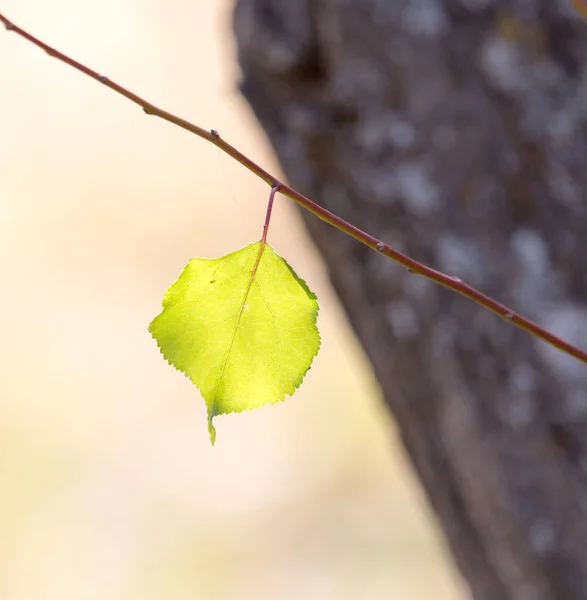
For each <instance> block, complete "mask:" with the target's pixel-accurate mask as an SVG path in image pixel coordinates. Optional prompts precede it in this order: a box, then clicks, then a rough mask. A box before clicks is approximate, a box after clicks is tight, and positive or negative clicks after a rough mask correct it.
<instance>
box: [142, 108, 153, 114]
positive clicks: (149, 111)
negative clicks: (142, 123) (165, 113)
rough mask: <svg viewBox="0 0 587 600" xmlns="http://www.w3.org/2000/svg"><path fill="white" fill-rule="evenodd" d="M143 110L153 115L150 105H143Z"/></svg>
mask: <svg viewBox="0 0 587 600" xmlns="http://www.w3.org/2000/svg"><path fill="white" fill-rule="evenodd" d="M143 112H144V113H145V114H146V115H154V114H155V113H154V112H153V109H152V108H151V107H150V106H143Z"/></svg>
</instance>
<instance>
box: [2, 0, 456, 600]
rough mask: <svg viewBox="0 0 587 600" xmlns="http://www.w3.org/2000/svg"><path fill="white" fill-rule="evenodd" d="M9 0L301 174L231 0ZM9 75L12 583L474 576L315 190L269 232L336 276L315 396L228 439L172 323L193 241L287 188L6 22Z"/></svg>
mask: <svg viewBox="0 0 587 600" xmlns="http://www.w3.org/2000/svg"><path fill="white" fill-rule="evenodd" d="M1 9H2V11H4V14H5V15H6V16H7V17H8V18H9V19H11V20H13V21H14V22H15V23H16V24H18V25H20V26H22V27H23V28H25V29H28V30H29V31H30V32H31V33H32V34H33V35H36V36H38V37H39V38H41V39H42V40H44V41H46V42H48V43H49V44H51V45H54V46H56V47H57V48H58V49H60V50H62V51H64V52H66V53H68V54H70V55H71V56H73V57H75V58H76V59H78V60H80V61H82V62H85V63H87V64H88V65H89V66H90V67H92V68H95V69H96V70H98V71H100V72H103V73H105V74H107V75H108V76H110V77H111V78H112V79H114V80H115V81H117V82H119V83H121V84H123V85H125V86H126V87H128V88H129V89H131V90H133V91H135V92H137V93H138V94H140V95H143V96H144V97H145V98H147V99H148V100H150V101H152V102H154V103H155V104H157V105H159V106H161V107H163V108H165V109H167V110H170V111H172V112H175V113H177V114H179V115H181V116H183V117H185V118H187V119H189V120H192V121H193V122H195V123H197V124H199V125H200V126H202V127H205V128H208V129H210V128H215V129H217V130H218V131H219V132H220V134H221V135H222V136H223V137H225V139H227V140H228V141H229V142H230V143H232V144H234V145H236V146H237V147H238V148H239V149H241V150H242V151H244V152H245V153H246V154H247V155H249V156H251V157H252V158H253V159H254V160H256V161H257V162H259V163H260V164H262V165H263V166H265V167H267V168H269V169H270V170H273V171H274V172H275V171H277V166H276V162H275V160H274V158H273V157H272V155H271V153H270V151H269V148H268V145H267V143H266V141H265V139H264V138H263V136H262V134H261V132H260V129H259V127H258V126H257V124H256V123H255V121H254V119H253V117H252V116H251V114H250V112H249V110H248V109H247V107H246V105H245V103H244V101H243V100H242V99H241V98H240V96H239V93H238V91H237V88H236V86H237V81H238V70H237V67H236V64H235V60H234V56H233V53H234V47H233V40H232V34H231V27H230V15H231V10H232V2H231V1H229V0H223V1H218V0H217V1H215V2H211V1H208V2H188V1H187V0H170V1H169V2H166V3H161V2H155V1H154V0H103V1H102V2H100V3H80V2H74V1H73V0H56V1H55V2H52V3H47V2H43V1H41V0H28V1H23V0H5V1H4V2H3V3H2V7H1ZM0 72H1V73H2V78H1V82H0V86H1V87H0V90H1V95H0V280H1V282H2V301H1V310H0V334H1V342H0V481H1V482H2V483H1V486H2V487H1V490H0V531H1V535H0V598H1V599H2V600H25V599H26V600H29V599H33V598H34V599H35V600H49V599H59V600H67V599H69V598H72V599H73V598H75V599H93V598H96V599H98V598H100V599H105V598H108V599H109V600H118V599H120V600H122V599H125V600H128V599H135V598H136V599H139V598H140V599H151V598H153V599H154V598H170V599H174V600H181V599H184V598H185V599H188V598H189V599H192V600H193V599H199V598H202V599H204V598H205V599H207V600H221V599H222V600H224V599H226V600H229V599H230V600H244V599H265V598H267V599H269V598H271V599H273V598H279V599H289V598H291V599H294V598H296V599H297V598H304V599H308V600H310V599H314V598H315V599H320V600H327V599H330V598H332V599H344V598H349V599H351V598H352V599H356V600H358V599H365V600H367V599H379V598H398V599H403V598H406V599H420V598H421V599H424V598H432V597H433V598H435V599H436V600H444V599H446V600H448V599H451V600H453V599H454V600H458V599H459V598H463V597H464V594H463V592H462V590H461V589H460V586H461V583H460V581H459V580H458V577H457V575H456V574H455V571H454V570H453V567H452V565H451V564H450V561H449V559H448V557H447V554H446V551H445V549H444V547H443V543H442V540H441V539H440V536H439V534H438V531H437V529H436V526H435V524H434V523H433V521H432V518H431V515H430V513H429V511H428V508H427V506H426V505H425V503H424V501H423V499H422V497H421V495H420V492H419V490H418V487H417V484H416V482H415V479H414V477H413V475H412V473H411V472H410V469H409V467H408V466H407V465H406V463H405V461H404V456H403V453H402V450H401V448H400V445H399V443H398V441H397V439H396V433H395V429H394V425H393V422H392V420H391V417H390V415H389V414H388V413H387V412H386V410H385V409H384V408H383V406H382V403H381V401H380V398H379V392H378V389H377V387H376V384H375V382H374V379H373V377H372V374H371V372H370V369H369V367H368V364H367V362H366V360H365V359H364V357H363V356H362V354H361V352H360V351H359V349H358V347H357V345H356V343H355V341H354V339H353V337H352V335H351V333H350V330H349V328H348V326H347V324H346V323H345V321H344V318H343V316H342V313H341V311H340V308H339V306H338V305H337V302H336V299H335V298H334V295H333V293H332V291H331V290H330V289H329V286H328V283H327V281H326V278H325V273H324V269H323V266H322V265H321V263H320V262H319V260H318V258H317V255H316V253H315V251H314V249H313V248H312V246H311V245H310V243H309V241H308V239H307V237H306V235H305V233H304V231H303V229H302V227H301V225H300V221H299V219H298V217H297V215H296V214H295V212H294V211H293V210H292V207H291V206H290V205H289V201H288V200H286V199H284V198H279V202H278V203H277V206H276V209H275V211H274V217H273V221H272V227H271V230H270V234H269V239H270V243H271V244H272V245H273V246H274V247H275V248H276V250H277V252H279V253H280V254H282V255H283V256H284V257H285V258H286V259H287V260H288V261H289V262H290V264H292V266H293V267H294V268H295V269H296V271H297V272H298V273H299V274H300V276H301V277H303V278H304V279H305V280H306V281H307V282H308V284H309V285H310V287H311V288H312V289H313V290H314V291H315V292H316V293H317V294H318V297H319V299H320V302H321V312H320V318H319V325H320V328H321V332H322V339H323V343H322V349H321V351H320V353H319V355H318V357H317V359H316V360H315V362H314V365H313V368H312V370H311V371H310V372H309V373H308V375H307V377H306V380H305V383H304V385H303V386H302V387H301V389H300V391H299V392H298V393H297V394H296V395H295V396H294V397H293V398H289V399H288V400H287V401H286V402H285V403H282V404H280V405H278V406H273V407H268V408H264V409H259V410H256V411H251V412H247V413H243V414H239V415H230V416H223V417H220V418H218V419H217V420H216V423H215V424H216V427H217V430H218V439H217V443H216V446H215V447H214V448H212V447H211V445H210V442H209V437H208V432H207V428H206V414H205V405H204V401H203V400H202V398H201V397H200V395H199V393H198V391H197V390H196V388H194V387H193V386H192V385H191V384H190V382H189V381H188V380H187V379H186V378H185V377H184V376H183V375H181V374H180V373H179V372H177V371H175V370H174V369H172V368H171V367H169V366H168V365H167V363H166V362H165V361H164V360H163V359H162V358H161V356H160V355H159V351H158V349H157V346H156V344H155V342H154V341H153V340H152V339H151V337H150V335H149V333H148V331H147V326H148V324H149V322H150V320H151V319H152V318H153V317H154V316H155V315H157V314H158V313H159V311H160V303H161V298H162V296H163V293H164V291H165V290H166V289H167V287H168V286H169V285H170V284H171V283H172V282H173V281H174V280H175V279H176V277H177V276H178V275H179V273H180V272H181V270H182V268H183V267H184V265H185V264H186V263H187V261H188V260H189V258H190V257H192V256H202V257H216V256H219V255H222V254H225V253H228V252H231V251H233V250H236V249H238V248H240V247H242V246H244V245H246V244H248V243H249V242H251V241H253V240H255V239H257V238H258V237H259V236H260V233H261V227H262V222H263V215H264V211H265V204H266V198H267V194H268V188H267V186H266V185H265V184H263V183H262V182H260V181H259V180H257V179H256V178H255V177H254V176H252V175H251V174H250V173H248V172H247V171H246V170H245V169H243V168H242V167H241V166H240V165H238V164H236V163H233V161H231V160H230V159H229V158H228V157H226V156H224V155H222V154H221V153H220V152H219V151H218V150H217V149H215V148H214V147H212V146H211V145H209V144H206V143H205V142H203V141H202V140H199V139H197V138H195V137H193V136H190V135H189V134H187V133H186V132H184V131H182V130H180V129H177V128H175V127H173V126H171V125H169V124H167V123H164V122H162V121H160V120H157V119H154V118H150V117H146V116H145V115H144V114H143V113H142V111H141V110H140V109H139V108H137V107H136V106H133V105H132V104H130V103H129V102H127V101H126V100H124V99H122V98H121V97H119V96H117V95H116V94H114V93H113V92H111V91H109V90H107V89H106V88H103V87H101V86H100V85H98V84H97V83H96V82H94V81H92V80H91V79H89V78H87V77H84V76H83V75H81V74H79V73H76V72H75V71H73V70H72V69H70V68H69V67H67V66H65V65H62V64H60V63H59V62H58V61H56V60H53V59H50V58H49V57H47V56H46V55H44V54H43V53H42V52H41V51H39V50H38V49H36V48H34V47H33V46H32V45H30V44H28V43H26V42H25V41H23V40H22V39H19V38H18V37H17V36H15V35H12V34H10V35H8V34H5V33H4V32H2V34H1V35H0Z"/></svg>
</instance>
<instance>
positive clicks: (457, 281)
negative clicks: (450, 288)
mask: <svg viewBox="0 0 587 600" xmlns="http://www.w3.org/2000/svg"><path fill="white" fill-rule="evenodd" d="M450 278H451V279H452V280H453V281H454V282H455V283H463V280H462V279H461V278H460V277H457V276H456V275H451V276H450Z"/></svg>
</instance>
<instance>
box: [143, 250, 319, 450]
mask: <svg viewBox="0 0 587 600" xmlns="http://www.w3.org/2000/svg"><path fill="white" fill-rule="evenodd" d="M317 316H318V302H317V300H316V296H315V295H314V294H313V293H312V292H311V291H310V290H309V289H308V286H307V285H306V284H305V282H304V281H302V280H301V279H300V278H299V277H298V276H297V275H296V274H295V272H294V271H293V269H292V268H291V267H290V266H289V265H288V264H287V262H286V261H285V260H284V259H283V258H281V257H280V256H278V255H277V254H275V252H274V251H273V249H272V248H271V247H270V246H269V245H267V244H261V242H256V243H254V244H250V245H249V246H247V247H245V248H243V249H242V250H238V251H237V252H233V253H232V254H228V255H226V256H224V257H222V258H215V259H204V258H193V259H192V260H190V262H189V263H188V265H187V266H186V268H185V269H184V271H183V273H182V274H181V275H180V277H179V279H178V280H177V281H176V282H175V283H174V284H173V285H172V286H171V287H170V288H169V289H168V290H167V292H166V293H165V296H164V298H163V311H162V312H161V314H160V315H159V316H157V317H155V319H154V320H153V321H152V323H151V325H150V326H149V331H150V332H151V334H152V335H153V337H154V338H155V339H156V340H157V344H158V345H159V348H160V349H161V352H162V354H163V356H164V357H165V358H166V359H167V361H168V362H169V363H170V364H171V365H173V366H174V367H175V368H177V369H179V370H180V371H182V372H183V373H185V374H186V375H187V376H188V377H189V378H190V379H191V380H192V382H193V383H194V384H195V385H196V386H197V388H198V389H199V390H200V392H201V393H202V396H203V397H204V400H205V401H206V405H207V407H208V429H209V432H210V438H211V440H212V444H214V441H215V439H216V430H215V429H214V426H213V424H212V419H213V418H214V417H215V416H216V415H220V414H225V413H230V412H240V411H242V410H245V409H251V408H257V407H259V406H263V405H264V404H270V403H275V402H280V401H281V400H284V398H285V396H286V395H288V394H289V395H292V394H293V393H294V392H295V390H296V389H297V388H298V387H299V385H300V384H301V382H302V379H303V378H304V375H305V374H306V371H307V370H308V369H309V368H310V365H311V363H312V360H313V359H314V356H316V354H317V352H318V349H319V347H320V334H319V333H318V328H317V326H316V318H317Z"/></svg>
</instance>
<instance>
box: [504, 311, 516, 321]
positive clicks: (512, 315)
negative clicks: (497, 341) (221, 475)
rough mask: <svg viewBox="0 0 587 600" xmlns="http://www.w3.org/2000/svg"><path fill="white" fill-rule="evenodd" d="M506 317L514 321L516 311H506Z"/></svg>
mask: <svg viewBox="0 0 587 600" xmlns="http://www.w3.org/2000/svg"><path fill="white" fill-rule="evenodd" d="M503 317H504V319H507V320H508V321H512V320H513V318H514V313H513V312H507V313H505V315H504V316H503Z"/></svg>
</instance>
